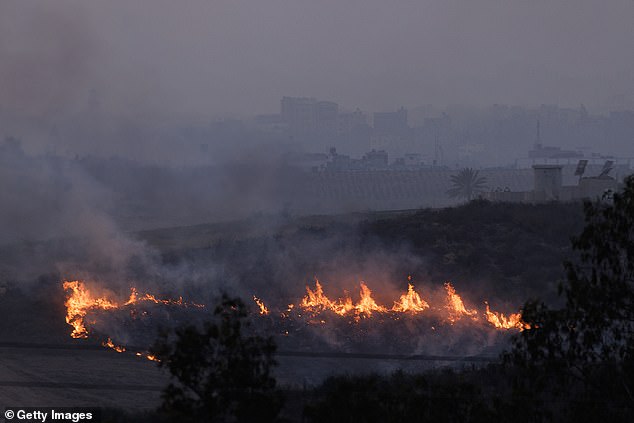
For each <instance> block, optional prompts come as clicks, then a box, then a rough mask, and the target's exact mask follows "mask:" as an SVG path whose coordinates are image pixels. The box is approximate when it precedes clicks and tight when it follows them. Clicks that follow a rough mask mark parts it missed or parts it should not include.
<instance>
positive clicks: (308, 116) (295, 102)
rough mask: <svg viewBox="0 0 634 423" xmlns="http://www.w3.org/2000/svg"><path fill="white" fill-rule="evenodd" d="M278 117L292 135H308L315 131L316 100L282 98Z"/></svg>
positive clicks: (310, 98) (309, 98) (308, 98)
mask: <svg viewBox="0 0 634 423" xmlns="http://www.w3.org/2000/svg"><path fill="white" fill-rule="evenodd" d="M280 115H281V116H282V120H283V121H284V122H286V123H287V124H288V126H289V129H290V131H291V133H293V134H297V135H301V134H308V133H312V132H315V131H316V130H317V116H318V106H317V100H315V99H314V98H312V97H283V98H282V101H281V113H280Z"/></svg>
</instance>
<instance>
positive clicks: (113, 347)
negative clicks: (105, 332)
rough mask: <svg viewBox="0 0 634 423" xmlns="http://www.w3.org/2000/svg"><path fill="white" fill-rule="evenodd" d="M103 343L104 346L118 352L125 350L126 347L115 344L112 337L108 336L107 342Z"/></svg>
mask: <svg viewBox="0 0 634 423" xmlns="http://www.w3.org/2000/svg"><path fill="white" fill-rule="evenodd" d="M101 345H102V346H104V347H108V348H112V349H113V350H115V351H116V352H118V353H122V352H125V347H122V346H120V345H115V344H114V343H113V342H112V339H110V338H108V340H107V341H106V342H102V343H101Z"/></svg>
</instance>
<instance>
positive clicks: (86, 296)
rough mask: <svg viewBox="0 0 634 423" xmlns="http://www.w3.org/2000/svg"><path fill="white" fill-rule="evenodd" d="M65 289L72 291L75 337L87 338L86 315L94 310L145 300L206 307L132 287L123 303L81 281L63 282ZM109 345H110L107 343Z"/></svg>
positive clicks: (69, 314)
mask: <svg viewBox="0 0 634 423" xmlns="http://www.w3.org/2000/svg"><path fill="white" fill-rule="evenodd" d="M62 286H63V288H64V290H65V291H70V295H68V297H67V299H66V302H65V303H64V305H65V306H66V323H68V324H69V325H71V326H72V327H73V331H72V332H71V334H70V336H71V337H73V338H87V337H88V329H87V328H86V325H85V321H84V319H85V317H86V315H87V314H88V312H90V311H92V310H111V309H118V308H121V307H124V306H130V305H134V304H137V303H140V302H143V301H147V302H152V303H155V304H165V305H175V306H183V307H188V306H190V305H191V306H194V307H199V308H201V307H204V305H203V304H197V303H193V302H192V303H186V302H184V301H183V297H179V298H178V299H176V300H173V299H166V300H164V299H158V298H156V297H155V296H154V295H152V294H144V295H139V293H138V292H137V290H136V288H134V287H132V288H130V297H129V298H128V300H127V301H126V302H124V303H122V304H119V303H118V302H116V301H113V300H110V299H108V298H106V297H97V298H96V297H95V296H93V294H92V293H91V292H90V291H89V290H88V288H86V285H85V284H84V283H83V282H81V281H65V282H64V283H63V285H62ZM107 346H109V345H107Z"/></svg>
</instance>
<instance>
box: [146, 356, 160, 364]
mask: <svg viewBox="0 0 634 423" xmlns="http://www.w3.org/2000/svg"><path fill="white" fill-rule="evenodd" d="M145 358H147V359H148V360H150V361H158V362H160V361H161V360H159V359H158V358H156V356H155V355H152V354H148V355H146V356H145Z"/></svg>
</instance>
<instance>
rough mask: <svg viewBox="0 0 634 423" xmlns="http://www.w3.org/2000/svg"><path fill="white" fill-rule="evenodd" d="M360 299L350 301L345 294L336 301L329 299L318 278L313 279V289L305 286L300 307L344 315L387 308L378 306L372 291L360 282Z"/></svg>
mask: <svg viewBox="0 0 634 423" xmlns="http://www.w3.org/2000/svg"><path fill="white" fill-rule="evenodd" d="M359 295H360V299H359V302H358V303H357V304H354V303H353V302H352V298H350V297H349V296H348V295H346V296H345V297H344V298H340V299H338V300H337V301H332V300H330V299H329V298H328V297H327V296H326V295H325V294H324V289H323V287H322V286H321V284H320V283H319V281H318V280H315V290H312V289H310V287H308V286H307V287H306V296H304V298H302V301H301V303H300V307H302V308H303V309H305V310H309V311H311V312H313V313H318V312H322V311H324V310H330V311H333V312H335V313H336V314H338V315H340V316H344V315H346V314H348V313H351V312H354V313H355V314H357V315H358V314H362V313H363V314H366V315H368V316H370V315H372V312H375V311H376V312H381V313H384V312H386V311H388V310H387V308H385V307H383V306H380V305H378V304H377V303H376V301H375V300H374V299H373V298H372V291H371V290H370V288H368V286H367V285H366V284H365V283H364V282H361V283H360V292H359Z"/></svg>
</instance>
